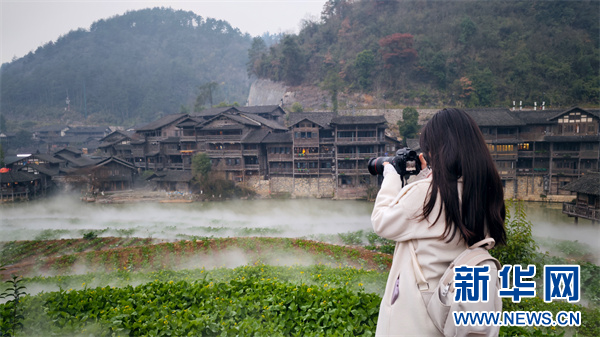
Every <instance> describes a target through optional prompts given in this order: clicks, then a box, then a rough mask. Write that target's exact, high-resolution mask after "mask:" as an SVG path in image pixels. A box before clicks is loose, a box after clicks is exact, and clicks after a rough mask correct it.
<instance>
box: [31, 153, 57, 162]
mask: <svg viewBox="0 0 600 337" xmlns="http://www.w3.org/2000/svg"><path fill="white" fill-rule="evenodd" d="M33 156H34V157H36V158H38V159H40V160H43V161H47V162H49V163H51V164H59V163H62V162H64V160H62V159H60V158H56V157H54V156H53V155H51V154H48V153H40V154H34V155H33Z"/></svg>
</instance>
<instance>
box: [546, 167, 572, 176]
mask: <svg viewBox="0 0 600 337" xmlns="http://www.w3.org/2000/svg"><path fill="white" fill-rule="evenodd" d="M552 174H553V175H565V176H576V175H579V170H577V169H566V168H553V169H552Z"/></svg>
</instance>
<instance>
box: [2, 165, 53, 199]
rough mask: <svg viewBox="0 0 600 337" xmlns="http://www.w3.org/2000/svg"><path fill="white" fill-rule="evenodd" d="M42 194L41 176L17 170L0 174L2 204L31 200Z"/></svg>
mask: <svg viewBox="0 0 600 337" xmlns="http://www.w3.org/2000/svg"><path fill="white" fill-rule="evenodd" d="M42 193H44V192H43V190H42V184H41V177H40V176H39V175H35V174H32V173H28V172H22V171H16V170H7V171H6V172H3V173H0V203H2V202H7V201H10V202H14V201H20V200H22V201H25V200H30V199H32V198H35V197H37V196H41V195H42Z"/></svg>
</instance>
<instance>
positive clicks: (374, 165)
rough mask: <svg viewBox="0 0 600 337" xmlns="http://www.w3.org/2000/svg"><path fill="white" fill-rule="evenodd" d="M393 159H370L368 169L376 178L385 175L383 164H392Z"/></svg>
mask: <svg viewBox="0 0 600 337" xmlns="http://www.w3.org/2000/svg"><path fill="white" fill-rule="evenodd" d="M392 159H393V157H377V158H371V159H369V162H368V163H367V168H368V169H369V173H371V174H372V175H374V176H376V175H378V174H383V163H385V162H388V163H390V162H391V160H392Z"/></svg>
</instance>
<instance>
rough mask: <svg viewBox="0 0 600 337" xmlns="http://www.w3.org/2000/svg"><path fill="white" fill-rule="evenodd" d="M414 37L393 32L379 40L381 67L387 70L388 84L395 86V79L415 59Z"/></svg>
mask: <svg viewBox="0 0 600 337" xmlns="http://www.w3.org/2000/svg"><path fill="white" fill-rule="evenodd" d="M413 43H414V37H413V36H412V35H411V34H401V33H395V34H391V35H388V36H386V37H384V38H382V39H380V40H379V47H380V49H379V50H380V51H379V52H380V53H381V57H382V58H383V68H384V69H387V70H388V74H387V75H388V78H389V82H390V86H392V87H396V83H397V79H398V78H400V77H402V76H401V75H402V73H405V72H406V70H407V69H409V68H410V66H412V64H413V62H414V61H416V59H417V55H418V54H417V51H416V50H415V49H414V48H413Z"/></svg>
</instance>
